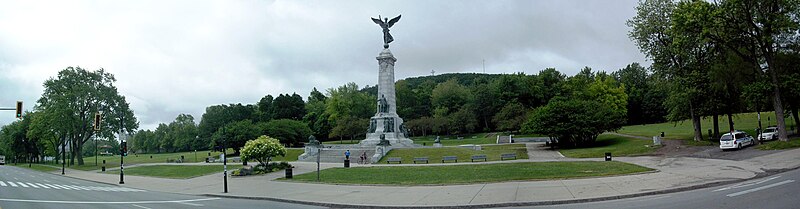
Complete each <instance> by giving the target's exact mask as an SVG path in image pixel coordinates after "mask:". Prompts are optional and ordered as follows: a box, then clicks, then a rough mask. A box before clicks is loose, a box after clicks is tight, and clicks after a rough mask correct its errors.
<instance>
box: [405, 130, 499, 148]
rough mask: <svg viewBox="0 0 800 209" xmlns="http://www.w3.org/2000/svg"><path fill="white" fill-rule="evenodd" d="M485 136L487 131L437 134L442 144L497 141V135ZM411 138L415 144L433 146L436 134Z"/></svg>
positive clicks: (452, 144)
mask: <svg viewBox="0 0 800 209" xmlns="http://www.w3.org/2000/svg"><path fill="white" fill-rule="evenodd" d="M487 136H489V134H488V133H477V134H467V135H458V136H439V141H441V142H442V145H443V146H457V145H464V144H496V143H497V137H495V136H494V135H492V136H491V137H487ZM458 137H463V139H458ZM411 140H414V143H415V144H424V145H427V146H433V142H434V141H436V136H435V135H428V136H419V137H411Z"/></svg>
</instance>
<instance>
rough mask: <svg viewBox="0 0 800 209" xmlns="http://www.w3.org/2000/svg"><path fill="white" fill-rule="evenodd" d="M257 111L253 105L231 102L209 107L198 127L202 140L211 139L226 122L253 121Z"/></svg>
mask: <svg viewBox="0 0 800 209" xmlns="http://www.w3.org/2000/svg"><path fill="white" fill-rule="evenodd" d="M255 112H256V107H255V106H253V105H242V104H231V105H214V106H209V107H207V108H206V112H205V113H203V117H202V118H201V119H200V124H199V125H198V127H197V128H198V132H199V135H200V140H202V141H211V138H212V135H213V134H215V133H216V132H217V131H218V130H219V129H220V128H221V127H223V126H225V125H226V124H229V123H233V122H237V121H242V120H251V121H252V119H253V118H254V114H255ZM253 138H255V137H253ZM242 144H244V143H242Z"/></svg>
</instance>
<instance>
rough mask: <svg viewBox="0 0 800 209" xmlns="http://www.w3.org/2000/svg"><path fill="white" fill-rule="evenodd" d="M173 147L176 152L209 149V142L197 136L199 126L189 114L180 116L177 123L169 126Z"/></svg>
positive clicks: (176, 120)
mask: <svg viewBox="0 0 800 209" xmlns="http://www.w3.org/2000/svg"><path fill="white" fill-rule="evenodd" d="M169 130H170V134H169V137H170V138H171V139H172V140H171V141H172V143H173V145H172V146H173V147H175V148H176V151H191V150H198V149H201V150H202V149H205V148H208V144H209V142H208V141H204V140H200V139H199V138H198V135H197V125H196V124H195V123H194V117H192V115H189V114H180V115H178V117H176V118H175V121H173V122H172V123H170V124H169Z"/></svg>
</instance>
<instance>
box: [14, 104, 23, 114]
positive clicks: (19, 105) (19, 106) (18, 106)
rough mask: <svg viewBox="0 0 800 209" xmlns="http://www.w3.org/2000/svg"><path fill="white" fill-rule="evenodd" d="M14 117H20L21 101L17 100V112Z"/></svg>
mask: <svg viewBox="0 0 800 209" xmlns="http://www.w3.org/2000/svg"><path fill="white" fill-rule="evenodd" d="M15 117H17V118H22V101H17V114H16V115H15Z"/></svg>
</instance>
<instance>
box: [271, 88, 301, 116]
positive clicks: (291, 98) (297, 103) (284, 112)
mask: <svg viewBox="0 0 800 209" xmlns="http://www.w3.org/2000/svg"><path fill="white" fill-rule="evenodd" d="M272 109H273V112H274V115H273V119H292V120H302V119H303V116H305V115H306V109H305V102H303V97H301V96H300V95H298V94H292V95H289V94H280V95H278V97H277V98H275V101H273V102H272Z"/></svg>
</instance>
